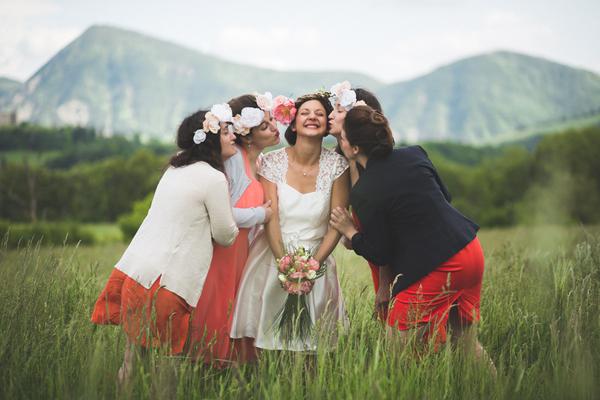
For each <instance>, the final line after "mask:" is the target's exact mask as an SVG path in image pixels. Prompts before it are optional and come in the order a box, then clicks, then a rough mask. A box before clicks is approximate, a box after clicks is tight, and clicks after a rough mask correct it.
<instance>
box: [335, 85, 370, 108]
mask: <svg viewBox="0 0 600 400" xmlns="http://www.w3.org/2000/svg"><path fill="white" fill-rule="evenodd" d="M330 92H331V96H330V97H329V101H330V102H331V105H332V106H333V108H335V107H336V106H338V105H339V106H340V107H342V108H343V109H344V110H346V111H350V110H352V108H354V107H356V106H366V105H367V103H365V102H364V101H363V100H359V101H356V92H355V91H354V90H352V85H350V82H348V81H344V82H338V83H336V84H335V85H333V86H332V87H331V90H330Z"/></svg>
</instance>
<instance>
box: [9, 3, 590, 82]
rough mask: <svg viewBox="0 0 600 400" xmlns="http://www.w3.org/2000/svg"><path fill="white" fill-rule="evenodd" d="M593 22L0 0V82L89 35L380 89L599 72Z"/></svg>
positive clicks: (521, 11)
mask: <svg viewBox="0 0 600 400" xmlns="http://www.w3.org/2000/svg"><path fill="white" fill-rule="evenodd" d="M167 3H168V4H167ZM598 21H600V1H598V0H568V1H567V0H560V1H553V0H546V1H540V0H532V1H530V0H525V1H523V0H520V1H518V0H504V1H501V0H493V1H486V2H484V1H471V0H456V1H442V0H414V1H408V0H406V1H405V0H397V1H392V0H370V1H369V0H361V1H359V0H345V1H331V0H293V1H285V0H280V1H271V0H268V1H251V0H246V1H230V0H217V1H191V0H170V1H168V2H167V1H164V2H160V1H152V0H144V1H142V0H102V1H88V0H0V76H5V77H10V78H14V79H18V80H26V79H27V78H29V77H30V76H31V75H32V74H33V73H34V72H35V71H36V70H37V69H39V68H40V67H41V66H42V65H43V64H44V63H45V62H47V61H48V60H49V59H50V58H51V57H52V56H53V55H54V54H56V52H57V51H59V50H60V49H61V48H62V47H64V46H65V45H67V44H68V43H69V42H70V41H72V40H73V39H75V38H76V37H77V36H78V35H80V34H81V33H82V32H83V31H84V30H85V29H86V28H88V27H89V26H90V25H93V24H107V25H114V26H118V27H121V28H126V29H131V30H135V31H139V32H142V33H146V34H149V35H152V36H155V37H157V38H161V39H165V40H168V41H172V42H175V43H178V44H182V45H185V46H187V47H191V48H194V49H198V50H200V51H203V52H208V53H211V54H214V55H217V56H220V57H223V58H226V59H229V60H235V61H238V62H242V63H247V64H253V65H257V66H264V67H270V68H277V69H284V70H287V69H295V70H325V69H345V70H354V71H359V72H363V73H367V74H369V75H371V76H373V77H375V78H377V79H379V80H382V81H386V82H391V81H398V80H405V79H410V78H414V77H416V76H419V75H422V74H425V73H427V72H429V71H431V70H432V69H434V68H436V67H438V66H440V65H443V64H447V63H450V62H452V61H455V60H457V59H460V58H463V57H466V56H470V55H474V54H479V53H485V52H491V51H494V50H499V49H503V50H512V51H517V52H522V53H527V54H531V55H535V56H542V57H545V58H548V59H551V60H554V61H558V62H561V63H566V64H569V65H572V66H576V67H581V68H585V69H589V70H592V71H595V72H600V44H599V42H600V23H598Z"/></svg>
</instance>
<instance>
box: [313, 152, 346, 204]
mask: <svg viewBox="0 0 600 400" xmlns="http://www.w3.org/2000/svg"><path fill="white" fill-rule="evenodd" d="M320 162H321V164H322V165H321V166H320V168H319V176H318V177H317V190H320V191H324V192H327V193H329V192H330V191H331V187H332V186H333V181H335V180H336V179H337V178H339V177H340V175H342V174H343V173H344V171H345V170H346V169H347V168H348V161H346V159H345V158H344V157H343V156H340V155H339V154H338V153H336V152H335V151H332V150H329V149H325V148H324V149H323V150H322V153H321V161H320Z"/></svg>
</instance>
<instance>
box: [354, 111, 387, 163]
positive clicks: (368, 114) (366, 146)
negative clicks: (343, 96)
mask: <svg viewBox="0 0 600 400" xmlns="http://www.w3.org/2000/svg"><path fill="white" fill-rule="evenodd" d="M344 131H345V132H346V139H348V143H350V145H351V146H358V147H359V148H360V151H361V152H362V153H363V154H364V155H366V156H367V157H369V158H371V157H374V158H382V157H385V156H387V155H389V154H390V153H391V152H392V149H393V148H394V137H393V136H392V130H391V129H390V125H389V123H388V120H387V118H386V117H384V116H383V114H382V113H381V112H379V111H377V110H374V109H372V108H371V107H369V106H356V107H354V108H352V109H351V110H350V111H348V114H346V119H345V120H344Z"/></svg>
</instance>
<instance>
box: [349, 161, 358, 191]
mask: <svg viewBox="0 0 600 400" xmlns="http://www.w3.org/2000/svg"><path fill="white" fill-rule="evenodd" d="M348 169H350V184H351V185H352V186H354V185H356V182H357V181H358V178H359V175H358V168H357V167H356V161H354V160H348Z"/></svg>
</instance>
